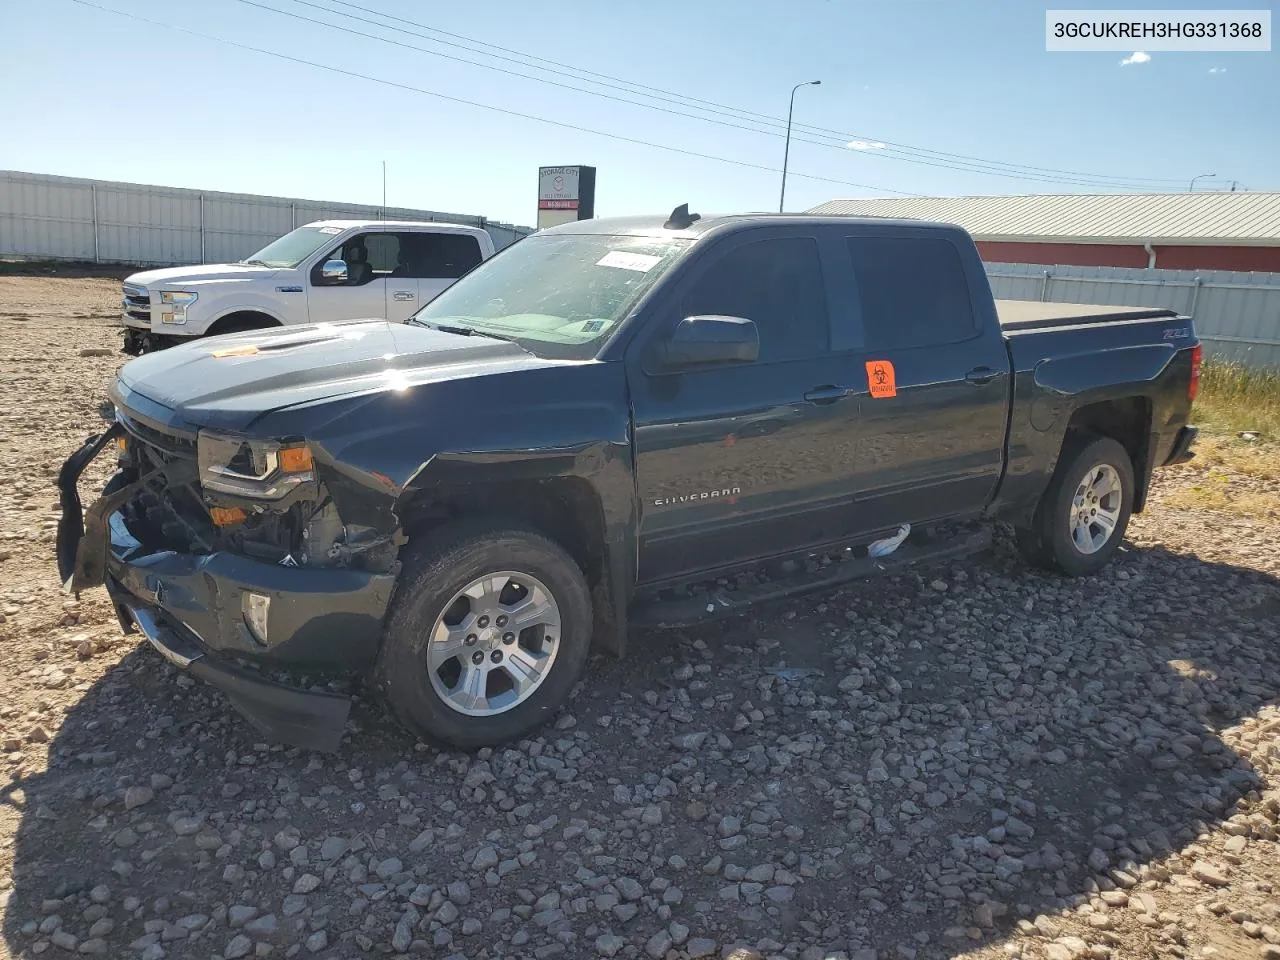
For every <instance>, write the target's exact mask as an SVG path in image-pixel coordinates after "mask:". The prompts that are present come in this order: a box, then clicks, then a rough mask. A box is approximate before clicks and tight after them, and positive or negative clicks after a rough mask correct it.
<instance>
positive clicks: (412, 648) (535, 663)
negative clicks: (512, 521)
mask: <svg viewBox="0 0 1280 960" xmlns="http://www.w3.org/2000/svg"><path fill="white" fill-rule="evenodd" d="M430 541H431V542H430V543H429V544H428V545H426V546H424V547H423V548H421V550H420V551H418V552H416V553H415V555H413V556H412V557H411V558H410V559H409V561H408V562H407V564H406V566H405V571H404V573H403V575H402V580H401V586H400V588H399V595H398V598H397V600H396V603H395V607H394V609H393V610H392V613H391V616H390V617H389V619H388V624H387V633H386V636H385V638H384V640H383V644H382V651H381V653H380V655H379V659H378V666H377V675H378V683H379V686H380V687H381V689H382V690H383V692H384V694H385V696H386V698H387V700H388V702H389V703H390V706H391V708H392V710H393V711H394V713H395V714H396V715H397V716H398V717H399V718H400V720H401V721H402V722H403V723H404V724H405V725H406V726H408V727H409V728H410V729H411V730H412V731H413V732H414V733H416V734H418V735H419V736H422V737H425V738H427V739H431V740H437V741H441V742H444V743H447V744H451V745H453V746H456V747H463V748H472V747H480V746H491V745H494V744H497V743H501V742H503V741H506V740H511V739H514V738H516V737H520V736H523V735H525V734H526V733H529V732H530V731H531V730H533V729H534V728H536V727H537V726H539V725H540V724H542V723H543V722H544V721H545V720H546V719H547V718H548V717H550V716H551V715H552V714H554V713H555V711H556V710H557V709H559V707H560V706H561V705H562V704H563V703H564V701H565V699H566V698H567V697H568V695H569V691H570V690H571V689H572V688H573V684H574V683H575V682H576V681H577V679H578V676H579V675H580V674H581V672H582V668H583V665H584V664H585V663H586V659H587V653H588V649H589V647H590V643H591V624H592V616H591V598H590V593H589V591H588V588H587V583H586V580H585V578H584V577H583V575H582V571H581V570H580V569H579V568H578V565H577V564H576V563H575V562H574V561H573V558H572V557H570V556H569V555H568V554H567V553H566V552H565V551H564V550H563V549H562V548H561V547H559V546H558V545H557V544H555V543H553V542H552V541H551V540H548V539H547V538H546V537H544V536H542V535H541V534H539V533H535V532H533V531H531V530H524V529H520V528H511V527H505V528H496V527H479V526H475V525H471V524H467V525H461V526H459V527H456V528H454V529H452V530H449V529H447V528H446V529H445V530H442V531H439V532H438V533H435V534H432V535H430Z"/></svg>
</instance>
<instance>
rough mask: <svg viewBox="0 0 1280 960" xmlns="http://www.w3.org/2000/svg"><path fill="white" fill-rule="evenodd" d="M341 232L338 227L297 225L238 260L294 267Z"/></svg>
mask: <svg viewBox="0 0 1280 960" xmlns="http://www.w3.org/2000/svg"><path fill="white" fill-rule="evenodd" d="M341 232H342V230H341V229H340V228H338V227H298V229H296V230H291V231H289V232H288V233H286V234H285V235H284V236H283V237H281V238H280V239H279V240H272V241H271V242H270V243H268V244H267V245H266V246H265V247H263V248H262V249H261V250H259V251H258V252H257V253H255V254H254V255H253V256H251V257H245V259H244V260H242V261H240V262H241V263H257V264H261V265H262V266H264V267H277V268H281V269H283V268H292V267H296V266H297V265H298V264H300V263H301V262H302V261H303V260H305V259H307V257H309V256H311V255H312V254H313V253H315V252H316V251H317V250H319V249H320V248H321V247H323V246H325V244H328V243H332V242H333V238H334V237H336V236H337V235H338V234H340V233H341Z"/></svg>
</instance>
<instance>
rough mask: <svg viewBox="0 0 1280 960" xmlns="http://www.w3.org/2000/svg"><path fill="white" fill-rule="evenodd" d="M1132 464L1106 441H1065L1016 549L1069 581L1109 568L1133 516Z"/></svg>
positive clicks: (1112, 442) (1114, 444)
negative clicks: (1030, 520)
mask: <svg viewBox="0 0 1280 960" xmlns="http://www.w3.org/2000/svg"><path fill="white" fill-rule="evenodd" d="M1134 486H1135V485H1134V479H1133V462H1132V461H1131V460H1130V459H1129V453H1128V451H1127V450H1125V448H1124V447H1123V446H1121V445H1120V444H1119V443H1117V442H1116V441H1115V440H1112V439H1111V438H1110V437H1094V436H1081V437H1075V438H1072V439H1069V440H1068V441H1067V444H1066V446H1065V448H1064V449H1063V452H1062V459H1061V460H1060V461H1059V463H1058V469H1057V470H1056V471H1054V475H1053V479H1052V480H1051V481H1050V483H1049V487H1048V489H1047V490H1045V492H1044V496H1043V497H1041V499H1040V503H1039V505H1038V506H1037V508H1036V512H1035V516H1034V517H1033V518H1032V522H1031V525H1030V526H1028V527H1025V528H1020V529H1019V530H1018V546H1019V548H1020V550H1021V551H1022V554H1023V556H1025V557H1026V558H1027V559H1028V560H1029V561H1031V562H1032V563H1034V564H1036V565H1037V566H1041V567H1047V568H1049V569H1053V570H1057V571H1059V572H1061V573H1065V574H1067V575H1068V576H1073V577H1086V576H1091V575H1093V574H1095V573H1097V572H1098V571H1099V570H1101V569H1102V568H1103V567H1105V566H1106V565H1107V564H1108V563H1110V562H1111V558H1112V557H1113V556H1115V553H1116V551H1117V550H1119V549H1120V544H1121V541H1123V540H1124V534H1125V530H1126V529H1127V528H1128V526H1129V516H1130V514H1131V513H1132V512H1133V495H1134Z"/></svg>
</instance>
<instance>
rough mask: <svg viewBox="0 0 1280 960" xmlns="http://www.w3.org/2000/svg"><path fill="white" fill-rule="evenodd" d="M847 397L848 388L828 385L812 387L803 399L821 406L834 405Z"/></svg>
mask: <svg viewBox="0 0 1280 960" xmlns="http://www.w3.org/2000/svg"><path fill="white" fill-rule="evenodd" d="M848 395H849V388H848V387H838V386H836V385H835V384H831V383H828V384H826V385H824V386H821V387H814V388H813V389H812V390H810V391H809V392H808V393H806V394H805V395H804V398H805V400H806V401H807V402H809V403H815V404H818V405H820V406H821V405H825V404H828V403H835V402H836V401H837V400H843V399H844V398H845V397H847V396H848Z"/></svg>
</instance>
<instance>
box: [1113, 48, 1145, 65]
mask: <svg viewBox="0 0 1280 960" xmlns="http://www.w3.org/2000/svg"><path fill="white" fill-rule="evenodd" d="M1150 59H1151V54H1149V53H1143V52H1142V51H1141V50H1137V51H1135V52H1134V53H1132V54H1130V55H1129V56H1127V57H1125V58H1124V59H1123V60H1121V61H1120V66H1122V67H1127V66H1129V64H1131V63H1147V62H1148V61H1149V60H1150Z"/></svg>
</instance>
